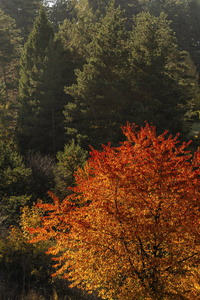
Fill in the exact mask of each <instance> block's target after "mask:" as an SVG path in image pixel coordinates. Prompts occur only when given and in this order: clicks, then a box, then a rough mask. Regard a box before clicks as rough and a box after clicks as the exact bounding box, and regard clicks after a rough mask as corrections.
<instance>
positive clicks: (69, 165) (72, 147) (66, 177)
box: [54, 140, 87, 199]
mask: <svg viewBox="0 0 200 300" xmlns="http://www.w3.org/2000/svg"><path fill="white" fill-rule="evenodd" d="M86 159H87V152H86V151H84V150H83V149H82V148H81V147H80V146H79V145H76V144H75V142H74V140H72V142H71V143H70V144H68V145H65V147H64V151H59V152H58V153H57V160H58V162H57V164H56V166H55V169H54V174H55V182H56V186H55V193H56V195H58V196H59V197H60V198H61V199H64V198H65V197H66V196H67V195H69V193H70V191H69V190H68V189H67V188H68V187H72V186H74V185H75V178H74V172H75V171H76V170H77V169H78V168H79V167H83V166H84V165H85V162H86Z"/></svg>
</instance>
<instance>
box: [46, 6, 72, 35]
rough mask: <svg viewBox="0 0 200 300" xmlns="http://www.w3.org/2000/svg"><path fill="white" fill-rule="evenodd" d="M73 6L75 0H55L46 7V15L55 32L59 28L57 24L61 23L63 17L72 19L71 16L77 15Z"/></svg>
mask: <svg viewBox="0 0 200 300" xmlns="http://www.w3.org/2000/svg"><path fill="white" fill-rule="evenodd" d="M75 6H76V1H75V0H56V1H54V3H52V4H51V5H50V6H49V7H47V12H48V16H49V19H50V20H51V22H52V24H53V26H54V30H55V32H57V31H58V30H59V26H61V25H62V24H63V22H64V20H65V19H68V20H70V21H72V20H73V18H76V17H77V12H76V9H75Z"/></svg>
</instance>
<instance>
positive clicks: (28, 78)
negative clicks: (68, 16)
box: [17, 7, 54, 151]
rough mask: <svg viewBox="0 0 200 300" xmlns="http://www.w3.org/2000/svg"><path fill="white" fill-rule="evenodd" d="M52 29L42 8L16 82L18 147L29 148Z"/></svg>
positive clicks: (33, 131)
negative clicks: (17, 92)
mask: <svg viewBox="0 0 200 300" xmlns="http://www.w3.org/2000/svg"><path fill="white" fill-rule="evenodd" d="M53 35H54V33H53V28H52V25H51V24H50V22H49V20H48V18H47V15H46V11H45V8H44V7H42V8H41V10H40V13H39V17H38V18H37V19H36V21H35V23H34V28H33V31H32V32H31V34H30V36H29V38H28V41H27V43H26V44H25V46H24V51H23V53H22V56H21V70H20V81H19V93H20V95H19V96H20V107H19V111H18V132H17V134H18V139H19V144H20V147H21V149H23V150H25V151H26V150H27V149H30V142H31V139H32V135H33V136H34V134H35V127H34V125H35V124H36V123H37V116H38V113H39V110H40V108H39V105H38V104H39V101H40V99H39V98H38V85H39V84H40V78H41V74H42V73H43V70H44V66H45V58H46V54H47V49H48V46H49V42H50V40H52V39H53Z"/></svg>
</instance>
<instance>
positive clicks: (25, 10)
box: [0, 0, 42, 41]
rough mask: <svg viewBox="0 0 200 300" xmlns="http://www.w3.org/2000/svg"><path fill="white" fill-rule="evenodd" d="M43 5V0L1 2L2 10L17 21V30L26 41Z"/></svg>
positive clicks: (2, 0) (8, 0)
mask: <svg viewBox="0 0 200 300" xmlns="http://www.w3.org/2000/svg"><path fill="white" fill-rule="evenodd" d="M41 4H42V0H15V1H13V0H1V1H0V8H1V9H2V10H3V11H4V12H5V14H7V15H9V16H10V17H11V18H13V19H14V20H15V21H16V24H17V28H18V29H20V30H21V34H22V37H23V38H24V40H25V41H26V40H27V37H28V35H29V33H30V32H31V30H32V27H33V23H34V21H35V18H36V17H37V15H38V11H39V9H40V5H41Z"/></svg>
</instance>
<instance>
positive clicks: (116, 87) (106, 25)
mask: <svg viewBox="0 0 200 300" xmlns="http://www.w3.org/2000/svg"><path fill="white" fill-rule="evenodd" d="M126 39H127V32H126V29H125V20H124V18H123V14H122V12H121V10H120V8H117V9H116V8H115V7H114V2H113V1H112V2H111V3H110V5H109V6H108V7H107V10H106V15H105V17H103V16H102V17H101V18H100V20H99V22H97V23H96V25H95V29H94V32H93V38H92V41H91V42H90V43H89V44H88V45H87V48H86V49H87V52H86V63H85V64H84V66H83V69H82V70H80V69H77V70H76V76H77V83H76V84H74V85H72V86H71V87H68V88H66V92H67V93H69V94H70V95H71V96H73V97H74V101H73V102H71V103H69V104H68V105H67V106H66V109H65V117H66V133H67V136H68V138H70V137H71V138H75V139H77V140H78V141H81V145H82V146H83V147H87V146H86V145H88V144H90V145H92V146H95V147H100V145H101V144H102V143H104V142H107V141H111V142H113V143H115V142H116V141H118V133H119V131H120V129H119V130H117V128H120V122H123V121H124V120H123V109H124V106H126V93H127V90H126V82H125V80H124V78H125V74H126V58H127V52H126V48H125V45H126ZM125 121H126V120H125Z"/></svg>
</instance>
